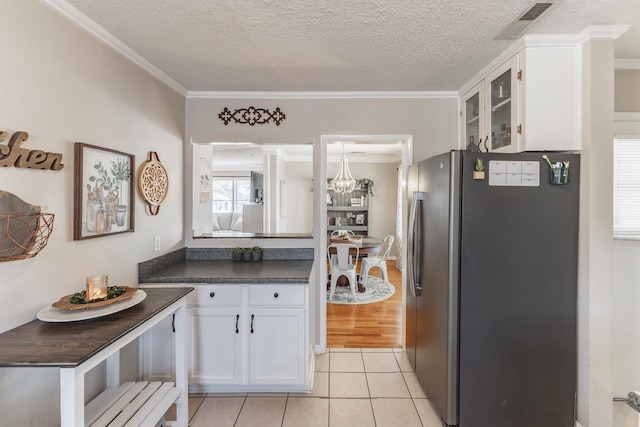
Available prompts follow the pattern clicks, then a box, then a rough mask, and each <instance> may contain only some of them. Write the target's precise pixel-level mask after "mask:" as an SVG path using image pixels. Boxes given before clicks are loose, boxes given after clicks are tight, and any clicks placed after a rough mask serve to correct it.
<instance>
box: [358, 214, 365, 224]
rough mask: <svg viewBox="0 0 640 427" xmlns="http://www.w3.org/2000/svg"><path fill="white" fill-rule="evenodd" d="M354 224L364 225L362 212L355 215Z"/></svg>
mask: <svg viewBox="0 0 640 427" xmlns="http://www.w3.org/2000/svg"><path fill="white" fill-rule="evenodd" d="M356 224H358V225H364V214H358V215H356Z"/></svg>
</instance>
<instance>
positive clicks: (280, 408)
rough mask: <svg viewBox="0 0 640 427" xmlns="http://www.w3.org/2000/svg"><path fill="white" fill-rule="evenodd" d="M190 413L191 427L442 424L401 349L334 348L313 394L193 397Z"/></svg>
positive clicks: (321, 359) (323, 359)
mask: <svg viewBox="0 0 640 427" xmlns="http://www.w3.org/2000/svg"><path fill="white" fill-rule="evenodd" d="M189 412H190V423H189V425H190V427H213V426H220V427H227V426H228V427H232V426H235V427H244V426H247V427H253V426H259V427H271V426H274V427H275V426H277V427H281V426H282V427H289V426H295V427H304V426H310V427H311V426H323V427H328V426H330V427H342V426H345V427H367V426H377V427H385V426H393V427H395V426H403V427H404V426H406V427H412V426H423V427H441V425H442V424H441V423H440V421H439V420H438V418H437V416H436V415H435V413H434V412H433V410H432V409H431V405H430V404H429V401H428V400H427V399H426V398H425V395H424V393H423V392H422V390H421V388H420V386H419V385H418V382H417V380H416V377H415V374H414V373H413V372H411V368H410V366H409V360H408V359H407V355H406V353H404V352H403V351H402V350H400V349H397V350H396V349H394V350H391V349H331V350H330V351H329V353H327V354H321V355H318V356H316V372H315V381H314V387H313V393H310V394H309V393H269V394H267V393H262V394H260V393H243V394H234V395H216V394H211V393H210V394H206V395H205V394H202V395H191V396H189Z"/></svg>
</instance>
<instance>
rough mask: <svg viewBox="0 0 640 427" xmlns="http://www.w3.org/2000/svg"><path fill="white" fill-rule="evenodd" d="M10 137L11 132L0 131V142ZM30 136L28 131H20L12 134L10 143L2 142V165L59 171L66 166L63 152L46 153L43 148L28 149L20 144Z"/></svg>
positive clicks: (0, 150) (0, 149) (0, 151)
mask: <svg viewBox="0 0 640 427" xmlns="http://www.w3.org/2000/svg"><path fill="white" fill-rule="evenodd" d="M8 137H9V132H6V131H0V142H3V141H5V140H6V139H7V138H8ZM27 138H29V134H28V133H27V132H23V131H19V132H15V133H14V134H13V135H11V139H10V140H9V143H8V144H0V166H5V167H11V166H14V167H16V168H30V169H50V170H53V171H59V170H60V169H62V168H63V167H64V165H63V164H62V154H60V153H46V152H44V151H42V150H27V149H26V148H21V147H20V145H21V144H22V143H23V142H25V141H26V140H27Z"/></svg>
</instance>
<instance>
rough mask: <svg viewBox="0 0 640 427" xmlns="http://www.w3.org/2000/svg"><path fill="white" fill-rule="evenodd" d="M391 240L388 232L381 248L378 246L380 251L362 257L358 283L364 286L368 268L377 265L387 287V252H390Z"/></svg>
mask: <svg viewBox="0 0 640 427" xmlns="http://www.w3.org/2000/svg"><path fill="white" fill-rule="evenodd" d="M393 240H394V237H393V236H392V235H391V234H389V235H388V236H387V237H385V238H384V240H383V244H382V248H380V252H378V253H375V254H373V255H369V256H366V257H364V258H362V262H361V264H360V283H362V284H363V285H365V286H366V285H367V278H368V277H369V270H371V269H372V268H373V267H378V268H379V269H380V274H381V275H382V280H384V283H385V284H386V285H387V288H388V287H389V275H388V273H387V259H388V258H389V253H391V247H392V246H393Z"/></svg>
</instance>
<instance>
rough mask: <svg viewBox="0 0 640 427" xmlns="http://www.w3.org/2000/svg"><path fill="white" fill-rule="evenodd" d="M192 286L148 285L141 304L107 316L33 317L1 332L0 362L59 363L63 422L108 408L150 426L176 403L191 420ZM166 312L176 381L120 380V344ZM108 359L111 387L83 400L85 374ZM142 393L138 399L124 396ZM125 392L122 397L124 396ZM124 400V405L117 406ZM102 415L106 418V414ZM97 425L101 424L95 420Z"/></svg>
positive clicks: (76, 422)
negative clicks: (189, 346)
mask: <svg viewBox="0 0 640 427" xmlns="http://www.w3.org/2000/svg"><path fill="white" fill-rule="evenodd" d="M192 290H193V288H190V287H181V288H170V287H168V288H153V289H144V291H145V292H146V293H147V297H146V298H145V299H144V301H142V302H140V303H139V304H137V305H135V306H133V307H131V308H128V309H126V310H123V311H120V312H117V313H114V314H110V315H108V316H104V317H100V318H96V319H92V320H83V321H77V322H66V323H47V322H42V321H40V320H34V321H32V322H29V323H27V324H25V325H22V326H19V327H17V328H15V329H12V330H10V331H7V332H5V333H3V334H0V367H14V368H18V367H59V368H60V422H61V426H62V427H78V426H84V425H91V424H93V422H94V421H96V420H98V419H99V417H100V416H101V415H104V416H105V417H106V416H108V412H109V411H112V412H115V415H114V417H115V416H116V415H118V413H123V414H124V415H121V416H120V418H127V419H123V420H122V421H123V422H122V424H118V425H123V424H124V423H126V422H131V423H133V424H134V425H145V426H146V425H151V426H154V425H155V423H156V422H157V421H158V420H160V419H161V418H162V416H163V415H164V411H166V409H167V408H168V407H169V406H170V405H171V404H173V403H174V402H175V403H176V412H177V423H176V424H173V425H177V426H181V427H186V426H187V425H188V394H187V393H188V383H187V382H188V379H187V354H186V348H187V337H186V299H185V295H187V294H188V293H189V292H191V291H192ZM168 316H174V319H175V320H174V326H175V346H174V352H175V360H176V372H175V375H176V382H175V385H174V384H173V383H165V384H153V383H152V384H146V383H144V382H140V383H127V384H122V385H121V384H120V353H119V351H120V349H122V348H123V347H124V346H125V345H127V344H129V343H130V342H132V341H133V340H134V339H136V338H138V337H139V336H140V335H142V334H143V333H144V332H146V331H148V330H149V329H151V328H152V327H153V326H154V325H156V324H157V323H159V322H160V321H162V320H163V319H164V318H166V317H168ZM105 360H106V367H107V389H106V390H105V391H104V392H103V393H102V394H100V395H99V396H98V397H96V398H95V399H94V400H93V401H91V402H90V403H89V404H87V406H86V408H85V405H84V375H85V374H86V373H87V372H88V371H89V370H91V369H92V368H94V367H96V366H97V365H98V364H100V363H101V362H103V361H105ZM136 394H138V397H136V398H135V399H134V400H137V401H138V403H136V404H135V405H134V404H133V401H131V404H129V405H127V406H128V407H124V406H123V405H124V401H126V400H127V399H130V398H132V397H131V396H135V395H136ZM123 396H124V397H123ZM118 405H120V409H118V408H119V406H118ZM103 418H104V417H103ZM95 425H100V423H99V422H97V421H96V424H95Z"/></svg>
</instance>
